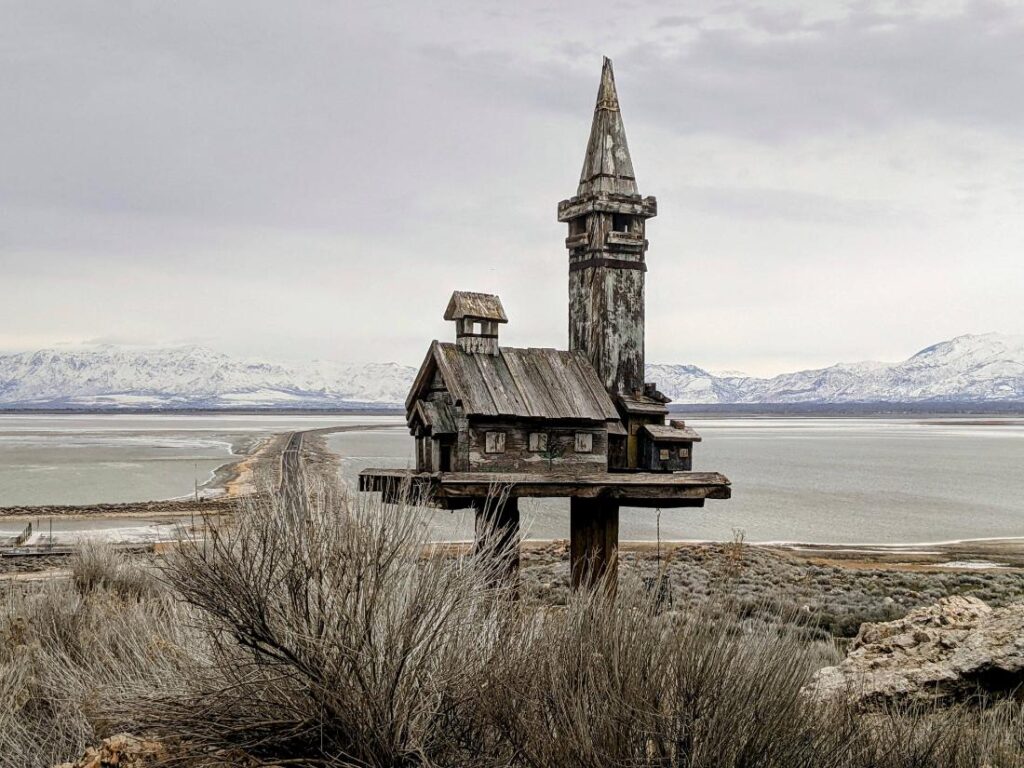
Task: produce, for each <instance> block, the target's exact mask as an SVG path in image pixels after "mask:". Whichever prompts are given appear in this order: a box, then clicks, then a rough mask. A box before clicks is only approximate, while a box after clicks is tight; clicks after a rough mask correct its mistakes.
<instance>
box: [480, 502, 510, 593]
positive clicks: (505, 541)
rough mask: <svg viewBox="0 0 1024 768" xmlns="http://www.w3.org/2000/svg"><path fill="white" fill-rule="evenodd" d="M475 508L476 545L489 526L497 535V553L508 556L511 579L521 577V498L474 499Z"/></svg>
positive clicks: (495, 547)
mask: <svg viewBox="0 0 1024 768" xmlns="http://www.w3.org/2000/svg"><path fill="white" fill-rule="evenodd" d="M473 509H474V510H475V511H476V540H475V542H474V546H475V547H479V546H480V545H481V543H482V537H483V536H484V535H485V534H486V533H487V531H488V528H489V529H490V532H491V533H492V535H494V536H496V537H497V541H496V542H495V543H494V549H495V552H496V553H500V554H501V555H505V556H507V557H508V561H507V566H508V571H507V575H508V577H509V578H510V579H518V578H519V499H517V498H515V497H508V498H506V499H504V500H499V499H490V500H489V501H488V500H486V499H474V500H473Z"/></svg>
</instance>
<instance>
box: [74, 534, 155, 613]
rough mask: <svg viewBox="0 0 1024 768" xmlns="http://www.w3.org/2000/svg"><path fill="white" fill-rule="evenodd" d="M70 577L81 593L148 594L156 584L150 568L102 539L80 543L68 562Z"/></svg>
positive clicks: (143, 595)
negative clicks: (104, 591) (100, 590)
mask: <svg viewBox="0 0 1024 768" xmlns="http://www.w3.org/2000/svg"><path fill="white" fill-rule="evenodd" d="M71 578H72V580H73V582H74V584H75V587H76V588H77V589H78V591H79V592H81V593H82V594H89V593H91V592H95V591H97V590H99V589H106V590H108V591H110V592H113V593H114V594H117V595H119V596H121V597H124V598H135V599H141V598H143V597H147V596H150V595H152V594H154V593H155V591H156V586H157V580H156V579H155V578H154V573H153V571H152V569H151V568H147V567H145V566H144V565H141V564H140V563H139V562H138V561H137V560H133V559H130V558H129V557H128V556H126V555H125V554H124V553H123V552H120V551H118V549H117V548H116V547H114V546H113V545H112V544H109V543H106V542H102V541H90V540H86V541H84V542H83V543H82V544H81V546H80V547H79V549H78V552H77V553H76V554H75V556H74V557H73V558H72V561H71Z"/></svg>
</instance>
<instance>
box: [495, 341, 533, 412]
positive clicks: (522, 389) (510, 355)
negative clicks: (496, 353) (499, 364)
mask: <svg viewBox="0 0 1024 768" xmlns="http://www.w3.org/2000/svg"><path fill="white" fill-rule="evenodd" d="M519 352H520V350H518V349H515V348H514V347H513V348H511V349H503V350H502V351H501V357H502V359H503V360H504V361H505V365H506V366H508V371H509V375H510V376H511V377H512V381H513V383H514V384H515V387H516V392H518V393H519V397H520V400H521V402H522V405H523V411H522V412H523V413H524V414H526V415H528V416H534V417H536V416H540V415H541V412H540V411H541V406H540V404H539V403H537V402H535V401H534V400H533V398H531V397H530V391H529V387H527V386H525V382H526V380H527V372H526V368H525V367H524V366H523V359H522V355H520V354H519Z"/></svg>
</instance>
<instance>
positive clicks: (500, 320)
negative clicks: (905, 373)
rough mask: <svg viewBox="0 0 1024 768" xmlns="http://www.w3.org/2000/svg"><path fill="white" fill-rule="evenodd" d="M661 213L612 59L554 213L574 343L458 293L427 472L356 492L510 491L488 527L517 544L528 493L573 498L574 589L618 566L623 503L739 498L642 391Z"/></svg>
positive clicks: (432, 354)
mask: <svg viewBox="0 0 1024 768" xmlns="http://www.w3.org/2000/svg"><path fill="white" fill-rule="evenodd" d="M656 215H657V201H656V200H655V199H654V198H653V197H643V196H641V195H640V193H639V190H638V187H637V183H636V178H635V175H634V172H633V163H632V160H631V158H630V155H629V148H628V146H627V143H626V134H625V129H624V127H623V123H622V116H621V113H620V110H619V99H618V94H617V92H616V89H615V79H614V75H613V73H612V65H611V61H609V60H608V59H605V60H604V66H603V68H602V72H601V84H600V86H599V88H598V96H597V103H596V105H595V108H594V117H593V122H592V124H591V129H590V139H589V141H588V143H587V150H586V154H585V157H584V163H583V170H582V172H581V174H580V181H579V185H578V187H577V190H576V194H575V195H574V196H573V197H571V198H569V199H567V200H563V201H562V202H561V203H559V204H558V219H559V221H562V222H565V223H566V224H567V225H568V237H567V238H566V240H565V247H566V249H567V250H568V257H569V258H568V299H569V329H568V330H569V334H568V337H569V338H568V342H569V343H568V349H567V350H558V349H546V348H545V349H539V348H520V347H506V346H503V345H502V344H501V343H500V338H499V328H500V327H501V326H502V325H504V324H506V323H508V321H509V318H508V316H507V315H506V313H505V308H504V307H503V306H502V303H501V300H500V299H499V298H498V297H497V296H495V295H492V294H486V293H473V292H467V291H455V292H454V293H453V294H452V296H451V299H450V300H449V302H448V306H447V308H446V310H445V313H444V317H445V319H446V320H449V321H451V322H453V323H454V324H455V340H454V342H441V341H434V342H432V343H431V345H430V348H429V350H428V351H427V355H426V357H425V359H424V361H423V364H422V365H421V366H420V369H419V372H418V374H417V376H416V379H415V381H414V383H413V386H412V389H411V391H410V392H409V396H408V399H407V400H406V403H405V406H406V416H407V421H408V424H409V430H410V432H411V433H412V435H413V436H414V438H415V440H416V466H415V468H410V469H408V470H393V469H367V470H364V471H363V472H362V473H361V475H360V488H361V489H362V490H365V491H380V492H383V493H384V494H385V496H386V497H388V498H390V497H393V496H394V495H396V494H398V493H400V492H403V491H406V490H408V489H410V488H412V489H414V490H415V492H417V493H418V494H420V495H421V497H423V498H426V499H429V500H430V501H431V502H433V503H435V504H438V505H440V506H445V507H449V508H455V507H466V506H473V507H475V508H476V509H477V510H478V515H479V516H483V515H484V514H485V509H488V507H489V504H488V496H489V495H490V494H493V492H494V489H495V488H496V487H498V486H501V487H502V488H503V492H502V498H503V499H504V502H503V504H502V505H501V507H500V508H499V509H497V510H495V511H494V514H495V517H494V519H493V521H492V522H496V524H497V525H498V526H499V528H500V529H501V530H502V531H503V534H502V539H503V541H504V542H505V543H506V544H507V545H508V546H517V545H518V537H519V507H518V499H519V498H521V497H568V498H569V499H570V538H571V542H570V556H571V561H572V578H573V584H574V585H577V586H578V585H580V584H583V583H587V582H589V581H591V580H592V579H594V578H597V577H600V576H602V575H603V574H605V573H608V572H609V571H612V572H613V571H614V569H615V567H616V562H617V547H618V532H619V509H620V507H622V506H629V507H640V508H654V507H658V508H679V507H693V506H703V504H704V501H705V499H709V498H711V499H727V498H729V496H730V485H729V481H728V479H727V478H725V477H724V476H722V475H721V474H718V473H716V472H694V471H692V470H693V449H694V445H695V444H696V443H698V442H700V440H701V438H700V435H698V434H697V433H696V432H695V431H694V430H693V429H691V428H690V427H688V426H687V425H686V424H685V423H684V422H683V421H681V420H671V421H668V420H667V417H668V414H669V409H668V402H669V401H668V398H666V397H665V396H664V395H663V394H661V393H660V392H659V391H658V388H657V385H656V384H655V383H652V382H646V381H644V320H645V318H644V315H645V282H646V273H647V261H646V253H647V248H648V241H647V238H646V222H647V220H648V219H650V218H652V217H653V216H656ZM513 314H514V313H513ZM487 514H490V511H488V512H487Z"/></svg>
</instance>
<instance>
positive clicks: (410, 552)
mask: <svg viewBox="0 0 1024 768" xmlns="http://www.w3.org/2000/svg"><path fill="white" fill-rule="evenodd" d="M307 489H308V490H311V494H310V502H309V503H308V504H305V505H303V504H296V503H295V497H294V496H292V497H290V498H289V499H283V498H280V497H277V496H275V495H274V494H272V493H263V494H261V495H259V496H257V497H254V498H251V499H249V500H247V501H245V502H244V503H243V504H242V505H241V506H240V507H239V510H238V514H237V515H236V517H235V519H234V520H233V521H226V520H223V519H222V520H219V521H216V522H214V521H210V522H209V525H208V526H207V528H206V530H205V531H203V532H200V534H197V535H196V536H195V537H193V538H190V539H188V540H185V541H183V542H181V546H180V548H179V551H178V552H177V553H176V554H175V555H174V556H172V557H171V558H170V559H169V560H168V561H167V563H166V566H165V567H164V568H163V570H162V575H161V577H160V580H159V581H156V580H153V579H152V578H149V577H145V578H143V580H142V581H139V580H138V579H136V578H135V577H134V576H132V572H133V571H132V569H133V568H136V566H134V565H131V564H130V563H129V562H127V561H125V560H124V558H123V556H122V555H119V554H117V553H113V552H111V551H108V550H102V551H99V550H96V551H89V552H85V553H83V554H82V556H81V557H79V558H78V560H77V561H76V562H75V564H74V567H73V572H74V575H73V577H72V578H71V579H69V580H66V581H64V582H57V583H53V584H49V585H46V586H44V587H42V588H38V587H36V588H28V587H26V588H25V589H18V590H15V591H11V592H10V593H8V595H7V598H6V601H5V604H4V610H3V614H2V615H0V764H2V765H5V766H6V765H12V766H13V765H18V766H33V767H34V766H44V765H49V764H51V763H53V762H58V761H59V760H61V759H68V758H70V757H73V756H76V755H77V754H79V753H80V752H81V749H82V747H83V746H84V745H85V744H86V743H88V742H90V741H95V740H96V739H97V738H100V737H103V736H107V735H110V734H111V733H113V732H115V731H117V730H130V731H133V732H135V733H137V734H140V735H155V736H159V737H160V738H161V739H162V740H163V741H164V742H165V744H166V745H167V746H168V747H169V749H170V753H171V754H172V755H173V764H175V765H181V766H214V765H216V766H233V765H239V766H241V765H245V766H257V765H266V766H271V765H277V766H280V765H304V766H480V767H484V766H488V767H490V766H495V767H497V766H530V767H531V768H555V767H556V766H558V767H559V768H560V767H561V766H580V767H583V766H587V767H591V766H593V767H595V768H596V767H597V766H629V767H630V768H632V767H635V766H652V767H653V766H685V767H686V768H703V767H707V768H712V767H714V768H718V767H719V766H736V767H738V766H750V767H752V766H765V767H766V768H783V767H785V768H789V767H790V766H808V767H809V768H841V767H842V768H847V767H849V768H912V767H913V768H926V767H927V766H952V767H953V768H967V767H968V766H970V767H971V768H982V766H991V767H992V768H996V767H997V766H998V767H1000V768H1003V767H1008V766H1022V765H1024V758H1022V756H1024V712H1022V709H1021V705H1020V704H1019V703H1015V702H1003V703H1000V704H998V705H993V706H989V707H980V706H975V707H973V708H966V707H950V708H945V709H935V710H932V711H920V710H915V711H897V710H893V711H887V712H886V711H883V712H878V711H874V712H863V711H858V710H856V709H854V708H852V707H851V706H849V705H848V704H844V703H841V702H840V703H834V704H829V705H825V704H820V703H816V702H813V701H812V700H810V699H808V698H806V697H805V696H803V695H802V694H801V693H800V689H801V687H802V686H803V685H804V684H805V683H806V682H807V680H808V679H809V676H810V675H811V674H812V672H813V671H814V670H815V669H817V668H818V667H820V666H822V665H823V664H824V663H826V662H829V661H834V660H835V658H836V656H835V650H834V649H832V650H829V649H828V648H827V647H826V646H823V644H822V643H821V642H820V641H817V642H808V638H809V637H812V636H813V635H814V633H813V632H807V631H804V630H803V628H802V627H801V625H800V622H801V619H797V618H795V617H794V616H792V615H779V612H780V611H784V610H786V608H785V607H784V604H783V603H780V604H779V605H775V606H773V605H771V604H769V603H766V602H764V601H761V602H756V601H755V600H754V598H753V596H751V595H748V594H730V589H731V588H732V587H730V586H729V585H733V586H736V585H739V584H740V582H739V581H738V580H735V581H729V582H725V585H726V588H725V589H722V588H721V585H716V586H715V588H714V589H711V588H709V589H707V590H706V595H707V597H706V598H704V599H701V600H685V599H676V600H674V602H673V604H672V606H671V608H670V609H666V604H665V603H663V602H662V601H660V600H659V599H657V598H658V596H659V595H660V590H659V589H657V588H656V587H657V585H655V588H653V589H651V588H647V587H646V586H645V585H644V583H643V582H642V581H641V580H640V579H633V578H630V576H629V574H628V573H624V574H623V577H622V579H621V583H620V584H619V587H618V589H617V590H612V589H610V588H609V585H607V584H602V585H599V586H598V588H596V589H594V590H589V591H584V592H580V593H576V594H570V595H564V598H565V599H564V604H563V605H546V606H545V605H537V604H535V603H532V602H530V601H527V600H517V599H516V596H515V590H514V589H513V588H512V587H511V586H510V585H509V583H508V582H507V581H502V580H501V579H500V578H499V577H500V576H501V574H502V573H503V570H504V567H505V564H504V563H501V562H496V559H497V558H498V552H497V551H496V550H495V548H494V545H493V544H491V541H492V540H493V539H488V541H487V542H485V545H484V546H483V547H482V548H481V549H480V550H479V551H475V552H471V553H468V554H464V555H457V554H453V553H452V552H451V551H450V550H449V549H448V548H439V547H434V546H431V545H430V544H429V543H428V541H427V531H428V528H427V526H426V525H425V518H424V517H423V515H422V513H421V511H420V510H419V509H417V508H416V507H415V506H414V505H411V504H398V505H383V504H381V503H380V502H379V501H367V500H366V499H365V498H363V499H359V498H353V497H350V496H348V495H346V494H345V493H344V492H343V491H341V490H339V489H337V488H334V487H332V486H330V485H327V484H317V483H315V482H310V483H307ZM741 554H742V553H741ZM138 583H145V584H146V587H145V588H144V589H137V588H136V587H135V586H132V585H133V584H138ZM647 586H650V585H647ZM559 595H560V597H561V596H562V595H561V593H559ZM773 615H774V616H775V619H776V620H774V621H772V620H771V617H772V616H773ZM807 620H809V621H813V620H814V617H813V616H810V617H809V618H808V619H807Z"/></svg>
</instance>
